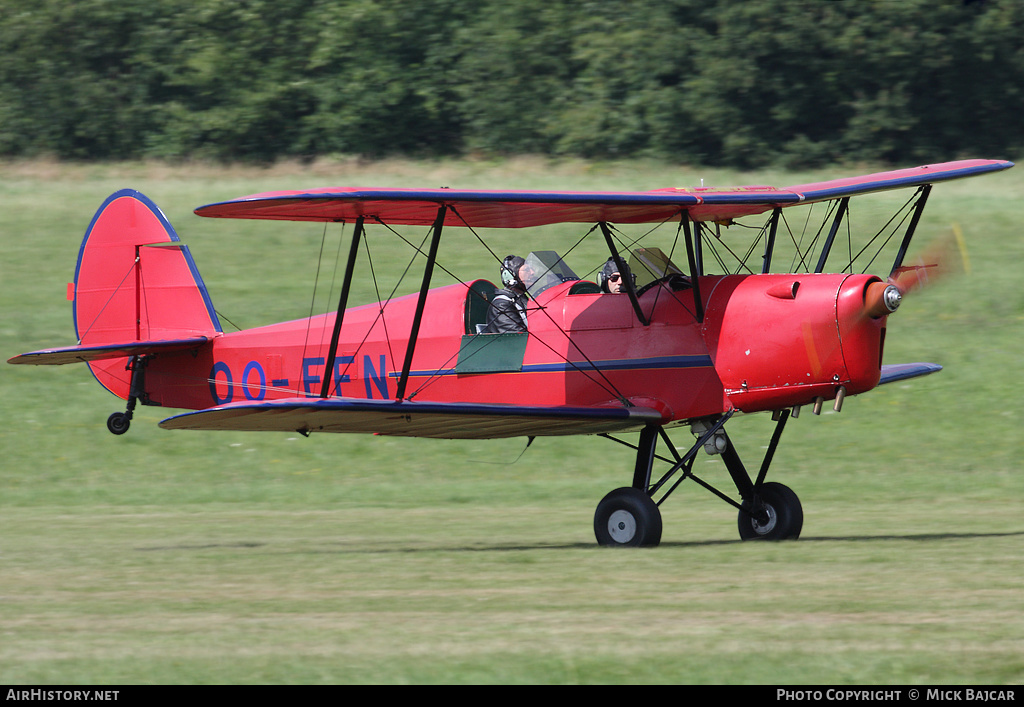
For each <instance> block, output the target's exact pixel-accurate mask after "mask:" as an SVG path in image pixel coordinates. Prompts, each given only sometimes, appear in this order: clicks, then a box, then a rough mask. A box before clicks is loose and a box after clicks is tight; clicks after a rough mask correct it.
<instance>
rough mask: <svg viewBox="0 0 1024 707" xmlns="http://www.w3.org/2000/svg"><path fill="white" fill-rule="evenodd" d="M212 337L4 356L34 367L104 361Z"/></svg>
mask: <svg viewBox="0 0 1024 707" xmlns="http://www.w3.org/2000/svg"><path fill="white" fill-rule="evenodd" d="M208 341H212V339H211V338H210V337H208V336H199V337H195V338H193V339H173V340H168V341H130V342H127V343H123V344H101V345H97V346H65V347H63V348H59V349H45V350H43V351H32V352H30V353H23V354H20V355H18V356H15V357H14V358H10V359H7V363H27V364H32V365H35V366H60V365H63V364H65V363H80V362H82V361H103V360H106V359H111V358H125V357H128V356H143V355H145V354H155V353H165V352H169V351H183V350H185V349H194V348H197V347H199V346H202V345H203V344H205V343H206V342H208Z"/></svg>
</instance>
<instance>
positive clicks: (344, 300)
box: [320, 216, 363, 398]
mask: <svg viewBox="0 0 1024 707" xmlns="http://www.w3.org/2000/svg"><path fill="white" fill-rule="evenodd" d="M362 235H363V217H362V216H360V217H359V218H357V219H356V230H355V233H353V234H352V245H351V246H350V247H349V249H348V264H347V265H346V266H345V281H344V282H343V283H342V285H341V296H340V297H339V298H338V313H337V315H335V317H334V331H333V332H331V350H330V351H328V352H327V367H326V368H324V386H323V388H322V389H321V390H320V397H321V398H326V397H327V396H328V395H330V393H331V382H332V381H333V380H334V360H335V358H336V357H337V355H338V339H340V338H341V323H342V321H344V319H345V308H346V307H347V306H348V293H349V291H350V290H351V289H352V274H353V271H354V270H355V265H356V253H358V252H359V239H360V238H362Z"/></svg>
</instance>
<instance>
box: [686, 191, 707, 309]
mask: <svg viewBox="0 0 1024 707" xmlns="http://www.w3.org/2000/svg"><path fill="white" fill-rule="evenodd" d="M680 223H681V224H682V226H683V240H685V241H686V260H687V262H688V263H689V265H690V286H691V287H692V288H693V306H694V308H695V309H696V313H697V322H698V323H701V322H703V321H704V302H703V301H702V300H701V298H700V280H699V279H698V278H699V276H700V267H698V265H697V258H696V256H695V255H694V252H693V237H692V234H691V233H690V212H689V211H684V212H683V215H682V217H681V218H680Z"/></svg>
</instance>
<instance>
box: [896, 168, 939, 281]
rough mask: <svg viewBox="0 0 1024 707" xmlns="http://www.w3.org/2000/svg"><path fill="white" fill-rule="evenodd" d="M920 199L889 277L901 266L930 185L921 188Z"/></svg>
mask: <svg viewBox="0 0 1024 707" xmlns="http://www.w3.org/2000/svg"><path fill="white" fill-rule="evenodd" d="M920 191H921V198H920V199H918V200H917V207H916V208H915V209H914V216H913V217H912V218H911V219H910V225H909V226H907V232H906V234H904V236H903V242H902V243H900V250H899V252H898V253H897V254H896V260H895V261H894V262H893V264H892V271H890V273H889V275H890V276H892V275H893V274H895V273H896V271H897V270H898V269H899V268H900V266H901V265H903V258H904V257H905V256H906V254H907V248H909V247H910V240H911V239H912V238H913V237H914V231H916V230H917V222H918V221H920V220H921V213H922V212H923V211H924V205H925V204H926V203H928V195H929V194H930V193H931V191H932V185H931V184H925V185H924V186H922V187H921V189H920Z"/></svg>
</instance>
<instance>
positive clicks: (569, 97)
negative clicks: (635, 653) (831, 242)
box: [0, 0, 1024, 167]
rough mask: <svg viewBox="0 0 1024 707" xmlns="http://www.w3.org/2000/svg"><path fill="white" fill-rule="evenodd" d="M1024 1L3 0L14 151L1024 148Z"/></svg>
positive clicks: (6, 147)
mask: <svg viewBox="0 0 1024 707" xmlns="http://www.w3.org/2000/svg"><path fill="white" fill-rule="evenodd" d="M1022 31H1024V7H1022V5H1021V3H1020V2H1018V1H1017V0H987V1H985V2H964V3H961V2H955V3H954V2H950V3H938V4H936V3H934V2H929V1H928V0H906V1H905V2H899V3H894V2H800V3H792V2H786V1H785V0H713V1H711V2H697V1H696V0H672V1H669V2H666V1H665V0H657V1H656V0H629V1H627V0H593V1H591V2H569V1H568V0H518V1H517V2H515V3H508V2H501V1H499V0H436V1H434V2H429V3H424V2H418V1H417V0H314V1H312V2H311V1H310V0H303V1H302V2H299V1H298V0H195V1H193V2H184V1H183V0H151V1H150V2H147V3H139V2H128V3H118V2H113V1H111V0H81V1H80V2H76V3H73V4H71V5H68V4H67V3H64V2H59V1H58V0H37V1H33V2H31V3H30V2H27V1H26V0H0V50H2V51H3V55H4V62H3V64H2V65H0V155H6V156H32V155H39V154H50V155H55V156H58V157H61V158H73V159H95V158H101V159H120V158H137V157H161V158H172V159H184V158H194V157H205V158H214V159H220V160H257V161H273V160H275V159H279V158H287V157H313V156H316V155H325V154H355V155H367V156H384V155H443V154H459V153H465V152H475V153H485V154H511V153H539V154H548V155H570V156H582V157H600V158H607V157H630V156H648V155H656V156H658V157H659V158H662V159H666V158H667V159H670V160H673V161H683V162H691V163H705V164H708V163H710V164H721V165H728V166H734V167H754V166H759V165H764V164H767V163H772V162H775V163H781V164H783V165H786V166H790V167H807V166H817V165H821V164H824V163H828V162H834V161H837V160H847V161H849V160H876V161H877V160H884V161H890V162H914V161H934V160H941V159H950V158H955V157H959V156H961V155H963V154H978V155H984V156H995V157H1006V156H1011V157H1012V156H1013V153H1015V152H1016V151H1018V150H1020V149H1021V148H1022V147H1024V125H1022V123H1021V121H1020V120H1018V118H1017V117H1018V116H1019V115H1020V114H1021V112H1022V110H1024V89H1022V88H1021V87H1022V86H1024V46H1022V45H1021V43H1020V40H1019V38H1020V36H1021V33H1022Z"/></svg>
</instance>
